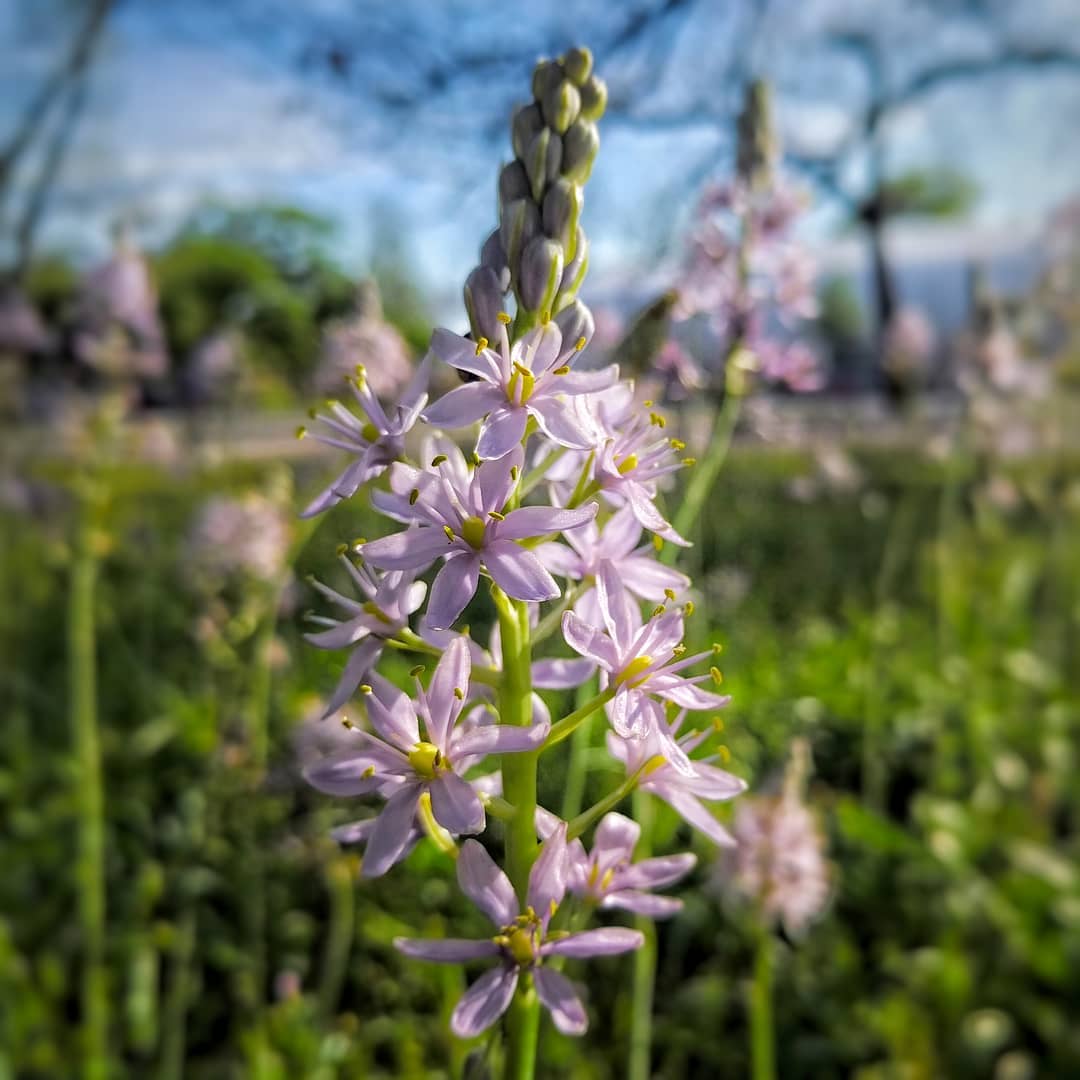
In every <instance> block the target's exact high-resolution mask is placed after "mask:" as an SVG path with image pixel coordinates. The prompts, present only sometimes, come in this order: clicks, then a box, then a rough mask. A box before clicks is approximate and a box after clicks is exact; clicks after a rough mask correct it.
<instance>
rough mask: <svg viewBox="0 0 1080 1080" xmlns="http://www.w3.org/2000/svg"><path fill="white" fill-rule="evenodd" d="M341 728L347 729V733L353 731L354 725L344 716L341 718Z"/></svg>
mask: <svg viewBox="0 0 1080 1080" xmlns="http://www.w3.org/2000/svg"><path fill="white" fill-rule="evenodd" d="M341 726H342V727H343V728H345V730H346V731H352V729H353V726H354V725H353V722H352V721H351V720H350V719H349V718H348V717H347V716H343V717H342V718H341Z"/></svg>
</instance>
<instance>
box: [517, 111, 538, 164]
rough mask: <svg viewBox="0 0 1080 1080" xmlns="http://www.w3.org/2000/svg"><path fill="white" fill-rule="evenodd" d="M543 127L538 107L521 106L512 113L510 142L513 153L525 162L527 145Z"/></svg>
mask: <svg viewBox="0 0 1080 1080" xmlns="http://www.w3.org/2000/svg"><path fill="white" fill-rule="evenodd" d="M543 126H544V117H543V114H542V113H541V112H540V106H539V105H522V107H521V108H520V109H518V110H517V112H515V113H514V120H513V123H512V124H511V126H510V141H511V143H512V144H513V147H514V153H515V154H516V155H517V156H518V157H519V158H521V159H522V161H524V160H525V155H526V153H527V152H528V149H529V145H530V144H531V143H532V141H533V139H535V138H536V136H537V135H539V134H540V129H541V128H542V127H543Z"/></svg>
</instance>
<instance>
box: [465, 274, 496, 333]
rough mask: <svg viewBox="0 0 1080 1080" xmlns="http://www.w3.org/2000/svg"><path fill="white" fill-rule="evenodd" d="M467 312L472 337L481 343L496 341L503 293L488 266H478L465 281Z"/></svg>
mask: <svg viewBox="0 0 1080 1080" xmlns="http://www.w3.org/2000/svg"><path fill="white" fill-rule="evenodd" d="M464 291H465V310H466V311H467V312H468V314H469V326H470V327H472V336H473V338H474V339H475V340H477V341H479V340H480V338H482V337H484V338H487V339H488V340H489V341H495V340H496V339H497V338H498V336H499V318H498V316H499V312H500V311H502V309H503V293H502V289H501V288H500V287H499V278H498V275H497V274H496V273H495V271H494V270H492V269H491V268H490V267H488V266H478V267H477V268H476V269H475V270H474V271H473V272H472V273H471V274H470V275H469V276H468V277H467V278H466V279H465V290H464Z"/></svg>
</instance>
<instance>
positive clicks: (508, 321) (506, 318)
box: [495, 311, 514, 326]
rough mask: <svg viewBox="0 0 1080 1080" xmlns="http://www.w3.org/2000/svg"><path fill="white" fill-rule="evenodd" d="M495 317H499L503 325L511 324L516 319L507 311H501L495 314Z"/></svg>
mask: <svg viewBox="0 0 1080 1080" xmlns="http://www.w3.org/2000/svg"><path fill="white" fill-rule="evenodd" d="M495 318H496V319H498V320H499V322H501V323H502V324H503V326H509V325H510V324H511V323H512V322H513V321H514V320H513V319H511V318H510V316H509V315H507V314H506V312H505V311H500V312H499V314H498V315H496V316H495Z"/></svg>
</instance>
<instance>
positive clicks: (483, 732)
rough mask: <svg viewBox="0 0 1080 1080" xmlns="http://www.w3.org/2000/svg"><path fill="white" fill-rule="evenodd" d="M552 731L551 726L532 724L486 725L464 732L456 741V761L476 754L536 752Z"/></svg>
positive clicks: (454, 744)
mask: <svg viewBox="0 0 1080 1080" xmlns="http://www.w3.org/2000/svg"><path fill="white" fill-rule="evenodd" d="M550 730H551V725H550V724H532V725H530V726H529V727H513V726H512V725H510V724H485V725H483V726H481V727H478V728H473V730H472V731H466V732H462V734H461V735H460V736H459V737H458V738H456V739H455V740H454V743H453V755H454V759H455V760H457V759H458V758H459V757H469V756H472V755H475V754H517V753H523V752H525V751H527V750H535V749H537V748H538V747H539V746H540V744H541V743H542V742H543V741H544V740H545V739H546V738H547V736H548V732H549V731H550Z"/></svg>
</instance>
